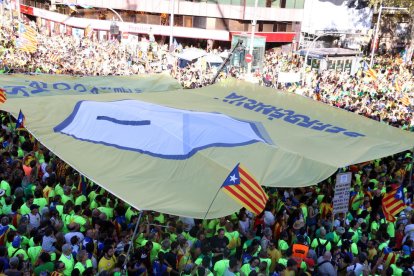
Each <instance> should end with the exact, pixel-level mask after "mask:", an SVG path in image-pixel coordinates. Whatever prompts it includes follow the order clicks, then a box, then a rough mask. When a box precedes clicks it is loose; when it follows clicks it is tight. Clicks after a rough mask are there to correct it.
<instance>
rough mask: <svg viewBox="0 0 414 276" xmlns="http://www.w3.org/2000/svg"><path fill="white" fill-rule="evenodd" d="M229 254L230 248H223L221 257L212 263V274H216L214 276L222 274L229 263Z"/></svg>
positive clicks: (221, 275)
mask: <svg viewBox="0 0 414 276" xmlns="http://www.w3.org/2000/svg"><path fill="white" fill-rule="evenodd" d="M229 255H230V250H229V249H225V250H224V251H223V259H222V260H219V261H217V262H216V263H215V264H214V268H213V271H214V275H216V276H223V275H224V272H225V271H226V270H227V268H228V267H229V263H230V261H229Z"/></svg>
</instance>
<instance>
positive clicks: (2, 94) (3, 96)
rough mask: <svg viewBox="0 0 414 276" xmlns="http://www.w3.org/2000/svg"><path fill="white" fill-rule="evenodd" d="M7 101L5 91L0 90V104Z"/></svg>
mask: <svg viewBox="0 0 414 276" xmlns="http://www.w3.org/2000/svg"><path fill="white" fill-rule="evenodd" d="M6 101H7V95H6V90H4V89H3V88H0V103H5V102H6Z"/></svg>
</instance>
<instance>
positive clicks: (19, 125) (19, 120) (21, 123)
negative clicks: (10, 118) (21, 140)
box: [15, 110, 25, 129]
mask: <svg viewBox="0 0 414 276" xmlns="http://www.w3.org/2000/svg"><path fill="white" fill-rule="evenodd" d="M24 121H25V117H24V114H23V112H22V111H21V110H20V112H19V116H18V117H17V121H16V127H15V129H22V128H24Z"/></svg>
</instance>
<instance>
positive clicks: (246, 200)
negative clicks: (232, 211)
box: [221, 164, 268, 215]
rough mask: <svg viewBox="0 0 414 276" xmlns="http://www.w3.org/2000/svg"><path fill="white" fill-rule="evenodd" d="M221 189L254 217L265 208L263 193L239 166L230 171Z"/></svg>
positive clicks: (265, 200)
mask: <svg viewBox="0 0 414 276" xmlns="http://www.w3.org/2000/svg"><path fill="white" fill-rule="evenodd" d="M221 187H222V188H223V190H224V191H225V192H226V193H227V194H228V195H229V196H230V197H231V198H233V199H234V200H236V201H237V202H238V203H240V204H241V205H242V206H244V207H245V208H246V209H248V210H249V211H251V212H252V213H254V214H256V215H258V214H260V213H261V212H263V209H264V208H265V207H266V203H267V200H268V196H267V195H266V193H265V191H264V190H263V189H262V187H261V186H260V185H259V183H258V182H257V181H256V180H255V179H254V178H253V176H252V175H251V174H250V173H249V172H248V171H247V170H246V169H245V168H243V167H242V166H241V165H240V164H237V165H236V167H235V168H234V169H233V170H232V171H231V173H230V174H229V176H228V177H227V178H226V180H225V181H224V183H223V185H222V186H221Z"/></svg>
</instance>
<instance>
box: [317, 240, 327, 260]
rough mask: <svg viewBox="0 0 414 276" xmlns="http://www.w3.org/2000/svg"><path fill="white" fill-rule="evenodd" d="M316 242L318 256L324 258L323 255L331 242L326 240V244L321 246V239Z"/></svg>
mask: <svg viewBox="0 0 414 276" xmlns="http://www.w3.org/2000/svg"><path fill="white" fill-rule="evenodd" d="M316 241H317V242H318V246H316V248H315V252H316V255H317V256H318V257H319V256H323V254H325V252H326V245H327V244H328V242H329V240H326V242H325V244H321V242H320V240H319V238H317V239H316Z"/></svg>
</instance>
